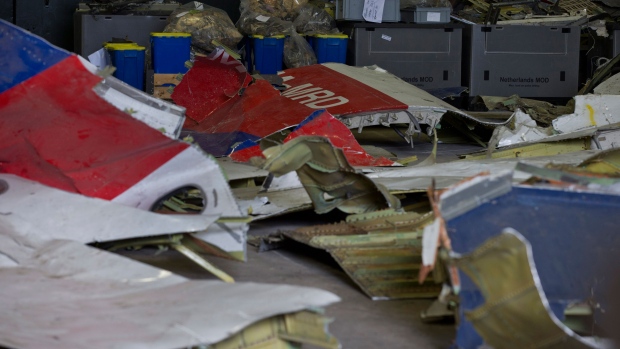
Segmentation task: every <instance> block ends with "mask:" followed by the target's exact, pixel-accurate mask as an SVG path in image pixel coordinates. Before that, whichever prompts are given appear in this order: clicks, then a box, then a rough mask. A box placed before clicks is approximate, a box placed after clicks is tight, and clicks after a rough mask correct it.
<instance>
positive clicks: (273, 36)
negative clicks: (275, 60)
mask: <svg viewBox="0 0 620 349" xmlns="http://www.w3.org/2000/svg"><path fill="white" fill-rule="evenodd" d="M250 37H251V38H253V39H264V38H271V39H284V38H285V37H286V35H272V36H263V35H250Z"/></svg>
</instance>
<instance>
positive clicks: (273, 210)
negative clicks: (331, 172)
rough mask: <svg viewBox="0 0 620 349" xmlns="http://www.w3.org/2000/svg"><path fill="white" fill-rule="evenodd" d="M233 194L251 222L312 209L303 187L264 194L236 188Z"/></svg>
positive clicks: (250, 189)
mask: <svg viewBox="0 0 620 349" xmlns="http://www.w3.org/2000/svg"><path fill="white" fill-rule="evenodd" d="M233 193H234V195H235V198H236V199H237V202H238V203H239V206H240V207H241V208H242V209H243V210H244V211H245V212H248V214H250V215H251V216H252V220H258V219H265V218H269V217H274V216H278V215H282V214H285V213H291V212H296V211H303V210H308V209H311V208H312V200H311V199H310V196H309V195H308V192H307V191H306V189H304V188H303V187H299V188H294V189H287V190H277V191H266V192H263V191H261V190H260V189H259V188H237V189H233Z"/></svg>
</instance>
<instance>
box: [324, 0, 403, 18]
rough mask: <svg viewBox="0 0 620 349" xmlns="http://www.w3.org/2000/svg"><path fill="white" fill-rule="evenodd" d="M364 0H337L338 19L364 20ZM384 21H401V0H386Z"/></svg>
mask: <svg viewBox="0 0 620 349" xmlns="http://www.w3.org/2000/svg"><path fill="white" fill-rule="evenodd" d="M363 11H364V0H336V19H337V20H345V21H363V20H364V17H363V15H362V13H363ZM381 21H382V22H398V21H400V0H385V4H384V6H383V16H382V18H381Z"/></svg>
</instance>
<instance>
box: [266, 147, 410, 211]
mask: <svg viewBox="0 0 620 349" xmlns="http://www.w3.org/2000/svg"><path fill="white" fill-rule="evenodd" d="M263 154H264V155H265V160H262V159H260V160H258V159H257V160H256V161H257V164H258V165H259V166H260V167H261V168H263V169H264V170H267V171H269V172H270V173H273V174H274V175H276V176H281V175H284V174H286V173H288V172H291V171H296V172H297V175H298V176H299V179H300V180H301V182H302V183H303V185H304V188H305V190H306V191H307V193H308V195H309V196H310V199H311V200H312V203H313V204H314V209H315V211H316V212H317V213H326V212H329V211H331V210H333V209H334V208H338V209H340V210H341V211H343V212H347V213H363V212H372V211H377V210H380V209H385V208H394V209H399V208H400V201H399V200H398V199H397V198H396V197H395V196H393V195H392V194H390V193H389V192H388V191H387V189H386V188H385V187H383V186H381V185H379V184H376V183H374V182H373V181H371V180H370V179H368V178H367V177H366V176H364V175H363V174H361V173H358V172H356V171H355V169H354V168H353V167H351V165H349V163H348V162H347V159H346V157H345V155H344V152H343V151H342V149H340V148H335V147H333V146H332V144H331V143H330V142H329V140H327V139H325V138H322V137H316V136H301V137H298V138H295V139H292V140H291V141H289V142H287V143H285V144H283V145H278V146H274V147H271V148H267V149H265V150H264V151H263ZM254 159H256V158H254Z"/></svg>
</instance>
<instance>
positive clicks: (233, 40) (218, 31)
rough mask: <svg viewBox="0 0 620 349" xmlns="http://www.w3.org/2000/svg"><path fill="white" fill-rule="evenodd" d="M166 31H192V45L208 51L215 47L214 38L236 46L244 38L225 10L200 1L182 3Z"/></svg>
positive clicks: (171, 17)
mask: <svg viewBox="0 0 620 349" xmlns="http://www.w3.org/2000/svg"><path fill="white" fill-rule="evenodd" d="M164 32H166V33H191V34H192V46H195V47H196V48H198V49H201V50H204V51H206V52H211V51H213V50H214V49H215V45H213V43H212V41H213V40H217V41H219V42H221V43H222V44H224V45H226V46H228V47H231V48H236V46H237V44H238V43H239V41H241V39H242V38H243V35H241V33H239V31H238V30H237V28H236V27H235V24H234V23H233V22H232V20H231V19H230V17H229V16H228V14H227V13H226V12H225V11H223V10H221V9H218V8H215V7H211V6H208V5H204V4H202V3H200V2H198V1H193V2H190V3H188V4H185V5H182V6H180V7H179V8H178V9H176V10H175V11H174V12H172V14H170V17H169V23H168V25H166V28H165V29H164Z"/></svg>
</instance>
